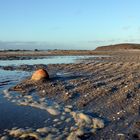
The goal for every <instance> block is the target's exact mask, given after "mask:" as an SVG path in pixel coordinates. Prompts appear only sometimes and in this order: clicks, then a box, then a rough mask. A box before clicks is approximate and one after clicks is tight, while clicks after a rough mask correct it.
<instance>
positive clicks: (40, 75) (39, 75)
mask: <svg viewBox="0 0 140 140" xmlns="http://www.w3.org/2000/svg"><path fill="white" fill-rule="evenodd" d="M42 79H49V74H48V72H47V71H46V70H45V69H39V70H36V71H35V72H34V73H33V75H32V77H31V80H33V81H39V80H42Z"/></svg>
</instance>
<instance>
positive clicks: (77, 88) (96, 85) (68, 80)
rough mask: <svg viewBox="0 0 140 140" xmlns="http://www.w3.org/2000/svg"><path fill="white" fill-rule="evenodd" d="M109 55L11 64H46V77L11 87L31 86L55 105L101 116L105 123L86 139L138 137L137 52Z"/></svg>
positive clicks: (28, 89) (23, 89) (139, 64)
mask: <svg viewBox="0 0 140 140" xmlns="http://www.w3.org/2000/svg"><path fill="white" fill-rule="evenodd" d="M101 54H103V53H101ZM104 54H105V52H104ZM107 55H108V53H107ZM110 55H111V57H101V58H90V59H87V60H82V61H81V62H80V63H74V64H53V65H47V66H45V65H36V66H31V65H30V66H28V65H26V66H24V68H22V67H14V68H13V69H12V70H18V69H20V70H24V71H25V70H27V71H34V70H35V69H38V68H42V67H43V68H46V69H47V70H48V72H49V74H50V80H47V81H46V80H45V81H40V82H37V83H36V82H32V81H30V80H24V81H22V82H21V83H19V84H18V85H16V86H15V87H13V88H11V90H20V92H21V93H22V94H23V95H24V94H26V95H28V94H30V93H31V92H32V91H33V90H34V91H35V92H36V94H38V95H39V96H41V97H48V98H50V99H52V100H54V101H55V102H57V103H58V104H59V105H62V106H66V105H72V107H73V110H77V111H81V110H83V112H89V113H92V114H94V115H95V116H97V117H99V118H102V119H103V120H104V122H105V127H104V128H102V129H100V130H99V131H97V132H96V134H95V135H92V136H91V137H88V138H87V139H97V140H98V139H112V140H115V139H116V140H118V139H131V140H133V139H140V52H139V51H132V52H131V51H126V52H121V53H119V52H113V53H110ZM1 68H2V69H3V68H5V67H1ZM10 70H11V69H10Z"/></svg>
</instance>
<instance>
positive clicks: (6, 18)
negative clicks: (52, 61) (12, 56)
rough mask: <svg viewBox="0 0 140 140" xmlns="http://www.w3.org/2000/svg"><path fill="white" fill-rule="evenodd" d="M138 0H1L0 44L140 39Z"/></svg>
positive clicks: (70, 45) (71, 45) (89, 44)
mask: <svg viewBox="0 0 140 140" xmlns="http://www.w3.org/2000/svg"><path fill="white" fill-rule="evenodd" d="M139 5H140V0H0V48H11V49H12V48H13V49H14V48H21V49H22V48H23V49H24V48H25V49H26V48H28V49H29V48H38V49H94V48H95V47H97V46H101V45H108V44H115V43H126V42H127V43H128V42H129V43H140V14H139V13H140V8H139Z"/></svg>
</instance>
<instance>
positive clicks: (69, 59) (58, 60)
mask: <svg viewBox="0 0 140 140" xmlns="http://www.w3.org/2000/svg"><path fill="white" fill-rule="evenodd" d="M90 57H106V56H97V55H96V56H95V55H84V56H49V57H46V58H39V59H30V60H0V66H7V65H16V66H17V65H22V64H25V65H26V64H27V65H34V64H46V65H47V64H62V63H64V64H67V63H73V62H74V61H76V60H79V59H86V58H90Z"/></svg>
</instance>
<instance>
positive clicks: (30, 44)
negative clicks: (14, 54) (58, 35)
mask: <svg viewBox="0 0 140 140" xmlns="http://www.w3.org/2000/svg"><path fill="white" fill-rule="evenodd" d="M50 47H53V46H52V45H51V44H49V43H46V42H35V41H27V42H26V41H0V49H28V50H30V49H48V48H50Z"/></svg>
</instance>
